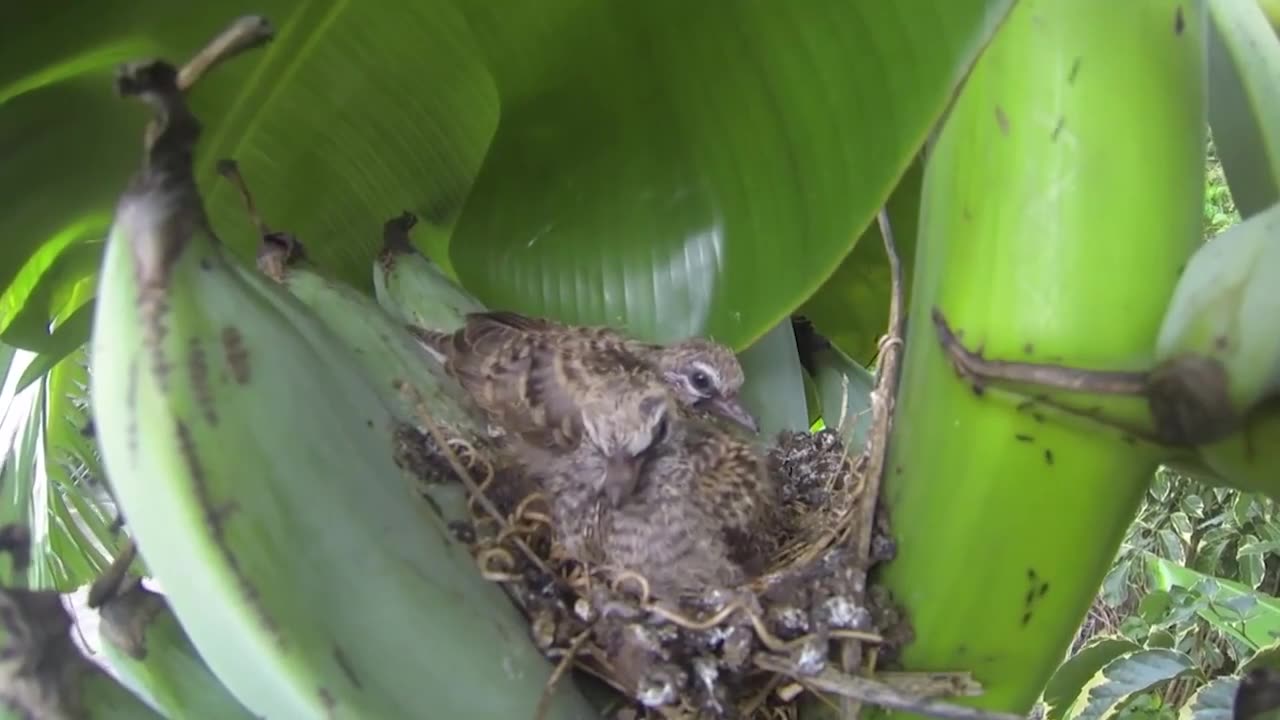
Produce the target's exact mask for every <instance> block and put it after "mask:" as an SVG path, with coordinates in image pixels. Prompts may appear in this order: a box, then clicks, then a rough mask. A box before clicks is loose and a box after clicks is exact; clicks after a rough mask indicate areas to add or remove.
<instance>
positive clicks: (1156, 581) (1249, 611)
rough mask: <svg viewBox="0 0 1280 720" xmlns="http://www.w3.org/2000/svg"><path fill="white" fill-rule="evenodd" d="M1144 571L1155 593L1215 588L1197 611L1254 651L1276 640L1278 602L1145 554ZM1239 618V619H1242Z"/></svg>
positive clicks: (1279, 632) (1279, 625)
mask: <svg viewBox="0 0 1280 720" xmlns="http://www.w3.org/2000/svg"><path fill="white" fill-rule="evenodd" d="M1146 556H1147V570H1148V574H1149V575H1150V577H1151V583H1152V585H1153V586H1154V587H1155V588H1156V589H1158V590H1166V591H1167V590H1170V589H1172V588H1173V587H1174V586H1178V587H1182V588H1186V589H1191V588H1193V587H1195V586H1196V585H1197V584H1199V583H1202V582H1206V581H1209V582H1211V583H1212V584H1213V585H1215V586H1216V588H1217V591H1216V592H1215V593H1213V598H1212V600H1213V602H1212V603H1210V604H1209V605H1208V606H1206V607H1204V608H1201V609H1200V610H1198V611H1197V614H1198V615H1200V617H1202V618H1204V619H1205V620H1206V621H1208V622H1210V623H1212V624H1213V625H1214V626H1215V627H1217V628H1218V629H1219V630H1221V631H1222V632H1224V633H1226V634H1228V635H1230V636H1231V637H1234V638H1235V639H1237V640H1239V641H1240V642H1242V643H1244V644H1245V645H1247V646H1249V647H1251V648H1254V649H1255V650H1257V649H1259V648H1261V647H1263V646H1266V645H1269V644H1271V643H1273V642H1275V641H1276V640H1277V639H1278V638H1280V600H1277V599H1276V598H1274V597H1271V596H1270V595H1267V594H1265V593H1261V592H1258V591H1256V590H1253V589H1252V588H1250V587H1248V586H1246V585H1244V584H1242V583H1238V582H1235V581H1233V580H1228V579H1225V578H1217V577H1211V576H1209V575H1205V574H1203V573H1199V572H1196V571H1195V570H1191V569H1188V568H1185V567H1182V566H1181V565H1178V564H1176V563H1173V562H1170V561H1168V560H1165V559H1164V558H1162V557H1160V556H1158V555H1154V554H1151V553H1146ZM1242 616H1243V617H1242Z"/></svg>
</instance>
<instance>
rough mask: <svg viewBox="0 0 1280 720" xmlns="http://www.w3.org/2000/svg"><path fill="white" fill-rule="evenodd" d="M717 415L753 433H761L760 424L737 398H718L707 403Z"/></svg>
mask: <svg viewBox="0 0 1280 720" xmlns="http://www.w3.org/2000/svg"><path fill="white" fill-rule="evenodd" d="M707 405H708V406H710V408H711V410H713V411H715V412H716V414H718V415H722V416H724V417H726V418H728V419H730V420H732V421H734V422H736V423H738V424H739V425H741V426H742V427H744V428H746V429H748V430H750V431H751V432H753V433H758V432H760V423H759V422H758V421H757V420H756V417H755V416H754V415H752V414H751V411H749V410H747V408H746V407H745V406H743V404H742V403H741V402H739V401H738V399H737V398H723V397H718V398H715V399H714V400H711V401H710V402H708V403H707Z"/></svg>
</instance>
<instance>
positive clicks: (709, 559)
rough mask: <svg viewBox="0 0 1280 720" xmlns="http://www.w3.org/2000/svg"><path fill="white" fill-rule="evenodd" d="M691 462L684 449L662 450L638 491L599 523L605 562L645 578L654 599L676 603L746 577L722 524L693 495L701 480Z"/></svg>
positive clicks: (729, 584) (648, 469)
mask: <svg viewBox="0 0 1280 720" xmlns="http://www.w3.org/2000/svg"><path fill="white" fill-rule="evenodd" d="M692 460H693V458H692V457H691V456H690V455H689V454H688V453H687V452H686V451H685V449H684V448H682V447H676V448H664V451H663V452H660V453H658V455H657V457H655V458H653V459H652V460H651V461H650V462H649V463H647V464H646V466H645V470H644V473H643V474H642V476H641V479H640V485H639V486H638V487H637V489H636V493H635V494H634V495H632V496H631V498H629V500H628V501H627V502H625V503H623V504H622V505H621V506H620V507H618V508H616V509H614V510H612V511H610V512H608V513H607V514H606V516H605V518H604V520H603V522H602V524H601V528H600V551H599V552H600V555H601V556H602V559H603V562H604V564H605V565H607V566H609V567H611V568H614V569H615V570H630V571H632V572H635V573H638V574H639V575H641V576H643V577H644V578H645V580H646V581H647V582H648V586H649V594H650V596H651V597H652V598H654V599H657V600H665V601H668V602H678V601H679V600H680V599H681V598H683V597H687V596H697V595H699V594H702V593H705V592H707V591H708V590H713V589H729V588H732V587H735V586H737V585H740V584H741V583H742V582H743V581H744V580H745V573H744V572H743V569H742V567H741V566H740V565H739V564H738V563H736V562H734V561H733V560H732V559H731V553H730V548H729V546H728V544H727V543H726V541H725V535H724V528H723V525H722V524H721V522H720V521H719V519H718V518H717V517H715V516H714V515H713V514H711V513H709V512H707V511H706V510H705V509H704V507H703V503H700V502H699V501H698V498H697V497H696V495H697V487H698V485H699V484H700V483H701V481H702V478H699V477H698V476H697V474H696V471H695V464H694V462H693V461H692Z"/></svg>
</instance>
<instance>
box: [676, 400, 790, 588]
mask: <svg viewBox="0 0 1280 720" xmlns="http://www.w3.org/2000/svg"><path fill="white" fill-rule="evenodd" d="M681 432H682V437H683V446H684V448H685V452H687V453H688V455H689V459H688V464H689V465H690V468H691V472H692V473H693V477H694V486H693V488H692V497H693V498H694V501H695V502H696V503H697V504H698V505H699V506H700V507H701V509H702V510H703V512H705V513H707V514H708V515H710V516H712V517H714V518H715V519H716V520H717V522H719V523H720V526H721V527H722V528H723V530H724V532H725V534H726V537H727V539H728V540H729V542H730V545H731V546H732V547H733V548H734V549H735V551H738V550H740V551H741V554H742V555H746V556H751V555H758V553H756V552H754V550H755V549H756V547H754V546H757V545H758V542H757V541H758V540H759V539H760V535H761V533H762V531H765V530H767V529H768V525H769V524H770V522H771V520H772V518H773V513H774V512H775V511H776V510H777V505H778V501H779V498H778V490H777V486H776V485H775V483H774V480H773V477H772V476H771V475H770V474H769V469H768V466H767V464H766V462H765V458H764V454H763V452H762V451H761V450H760V449H759V448H757V447H756V446H755V445H753V444H751V443H749V442H747V441H745V440H741V439H739V438H738V437H736V436H735V435H734V434H733V433H731V432H728V431H726V430H724V429H721V428H718V427H716V426H715V425H714V424H712V423H710V422H707V421H705V420H699V419H697V418H690V419H687V420H685V421H684V422H683V423H682V425H681ZM738 554H739V553H738V552H735V553H734V555H738ZM753 559H756V560H759V559H760V558H758V557H756V558H753ZM744 560H745V558H744ZM748 564H750V563H749V562H748Z"/></svg>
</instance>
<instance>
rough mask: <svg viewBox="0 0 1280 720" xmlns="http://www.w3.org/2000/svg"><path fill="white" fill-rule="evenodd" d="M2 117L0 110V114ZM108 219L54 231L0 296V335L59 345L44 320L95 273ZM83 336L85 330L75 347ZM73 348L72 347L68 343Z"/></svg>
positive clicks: (32, 346) (30, 344) (47, 348)
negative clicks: (54, 233)
mask: <svg viewBox="0 0 1280 720" xmlns="http://www.w3.org/2000/svg"><path fill="white" fill-rule="evenodd" d="M0 117H3V113H0ZM110 223H111V220H110V218H109V217H107V216H105V215H102V216H98V217H92V218H86V219H84V220H83V221H80V222H77V223H75V224H74V225H73V226H71V227H69V228H67V229H66V230H63V231H61V232H59V233H58V234H57V235H56V236H55V237H54V238H53V239H52V240H50V241H49V242H48V243H47V244H46V245H45V246H44V247H42V248H41V249H40V252H38V253H37V254H36V255H35V256H34V257H32V258H31V260H30V261H28V263H27V267H25V268H23V269H22V270H21V271H19V273H18V276H17V277H16V278H14V281H13V282H12V283H11V284H10V285H9V287H8V289H6V290H5V291H4V292H3V293H2V294H0V338H3V339H4V340H5V342H7V343H9V344H11V345H16V346H18V347H21V348H23V349H24V350H31V351H34V352H41V353H48V352H56V351H57V350H58V346H59V345H60V344H61V343H60V341H59V340H56V339H55V338H53V337H52V336H51V335H50V333H49V319H50V318H52V317H53V316H54V314H55V313H56V312H57V311H59V310H60V309H62V308H63V307H65V305H66V303H67V299H68V296H69V295H70V294H71V293H72V292H75V288H76V287H77V286H78V285H79V284H80V283H82V282H85V281H90V282H92V278H93V277H94V276H96V275H97V274H98V263H99V262H100V261H101V259H102V249H103V247H105V245H106V241H105V240H103V239H102V235H103V234H104V233H105V232H106V230H107V228H108V227H109V226H110ZM87 336H88V332H87V326H86V331H85V332H84V333H83V334H82V336H81V338H80V340H79V341H78V342H76V343H75V345H79V344H80V343H81V342H83V341H84V338H85V337H87ZM73 347H74V345H73Z"/></svg>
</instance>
